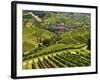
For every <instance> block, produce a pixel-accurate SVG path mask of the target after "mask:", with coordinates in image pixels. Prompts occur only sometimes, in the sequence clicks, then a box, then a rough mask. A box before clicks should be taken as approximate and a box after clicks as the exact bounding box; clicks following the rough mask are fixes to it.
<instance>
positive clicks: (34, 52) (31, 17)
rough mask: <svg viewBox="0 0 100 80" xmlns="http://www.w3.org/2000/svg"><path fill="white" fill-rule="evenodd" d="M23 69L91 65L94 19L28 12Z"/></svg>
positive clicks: (25, 23) (66, 14)
mask: <svg viewBox="0 0 100 80" xmlns="http://www.w3.org/2000/svg"><path fill="white" fill-rule="evenodd" d="M22 34H23V69H44V68H60V67H81V66H90V65H91V61H90V60H91V53H90V41H91V39H90V15H89V14H86V13H85V14H83V13H64V12H44V11H24V12H23V32H22Z"/></svg>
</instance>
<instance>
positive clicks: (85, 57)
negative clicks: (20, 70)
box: [23, 49, 91, 69]
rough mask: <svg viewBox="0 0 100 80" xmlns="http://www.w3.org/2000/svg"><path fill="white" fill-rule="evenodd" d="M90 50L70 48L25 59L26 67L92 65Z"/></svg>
mask: <svg viewBox="0 0 100 80" xmlns="http://www.w3.org/2000/svg"><path fill="white" fill-rule="evenodd" d="M90 60H91V55H90V51H88V50H84V49H81V50H80V49H73V50H72V49H70V50H64V51H61V52H56V53H51V54H48V55H45V54H44V55H42V56H38V57H35V58H34V57H33V59H28V60H26V61H24V63H23V66H24V69H44V68H59V67H83V66H90V65H91V61H90Z"/></svg>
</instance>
